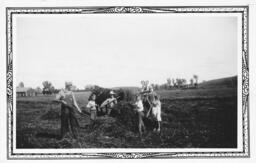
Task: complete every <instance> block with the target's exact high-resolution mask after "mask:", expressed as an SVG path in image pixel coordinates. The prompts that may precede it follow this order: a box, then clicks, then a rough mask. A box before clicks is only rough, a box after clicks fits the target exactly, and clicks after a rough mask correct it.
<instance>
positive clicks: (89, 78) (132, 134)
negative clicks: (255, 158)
mask: <svg viewBox="0 0 256 163" xmlns="http://www.w3.org/2000/svg"><path fill="white" fill-rule="evenodd" d="M248 14H249V13H248V6H214V7H212V6H203V7H202V6H198V7H194V6H187V7H179V6H162V7H159V6H102V7H94V6H91V7H42V8H40V7H7V8H6V28H7V32H6V37H7V40H6V41H7V42H6V47H7V54H6V64H7V71H6V72H7V73H6V80H7V85H6V86H7V88H6V90H7V110H8V112H7V114H8V117H7V124H6V125H7V128H8V132H7V138H8V143H7V148H8V149H7V150H8V157H9V158H10V159H12V158H14V159H19V158H21V159H22V158H25V159H26V158H28V159H29V158H38V159H45V158H46V159H52V158H68V159H73V158H76V159H77V158H78V159H79V158H80V159H86V158H191V157H192V158H193V157H195V158H200V157H202V158H204V157H218V158H221V157H227V158H230V157H231V158H232V157H248V156H249V125H248V123H249V112H248V110H249V65H248V62H249V57H248V56H249V53H248Z"/></svg>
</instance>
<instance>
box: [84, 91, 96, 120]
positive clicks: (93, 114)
mask: <svg viewBox="0 0 256 163" xmlns="http://www.w3.org/2000/svg"><path fill="white" fill-rule="evenodd" d="M95 100H96V95H95V94H92V95H91V96H90V98H89V102H88V104H87V106H86V107H87V108H89V109H90V113H91V120H92V121H94V120H95V119H96V116H97V104H96V103H95Z"/></svg>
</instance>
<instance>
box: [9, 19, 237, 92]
mask: <svg viewBox="0 0 256 163" xmlns="http://www.w3.org/2000/svg"><path fill="white" fill-rule="evenodd" d="M14 38H15V43H14V48H15V54H14V55H15V63H14V64H15V66H16V81H17V82H20V81H23V82H24V83H25V86H30V87H36V86H40V87H42V81H45V80H49V81H51V82H52V83H53V85H54V86H55V87H56V88H61V87H64V83H65V81H72V82H73V83H74V84H75V85H76V86H78V87H79V88H84V86H85V85H87V84H97V85H100V86H103V87H116V86H140V81H141V80H149V81H150V82H151V83H159V84H160V83H164V82H166V79H167V78H168V77H171V78H177V77H183V78H186V79H187V80H189V79H190V78H191V77H192V76H193V75H194V74H197V75H198V76H199V81H202V80H210V79H216V78H222V77H228V76H233V75H237V18H236V17H230V16H225V17H223V16H216V14H215V16H214V15H212V16H198V15H191V16H184V15H174V14H159V15H157V14H143V15H140V14H116V15H114V14H109V15H101V14H98V15H93V14H92V15H68V16H67V15H44V16H42V15H41V16H40V15H36V16H21V17H18V18H17V19H16V26H15V35H14Z"/></svg>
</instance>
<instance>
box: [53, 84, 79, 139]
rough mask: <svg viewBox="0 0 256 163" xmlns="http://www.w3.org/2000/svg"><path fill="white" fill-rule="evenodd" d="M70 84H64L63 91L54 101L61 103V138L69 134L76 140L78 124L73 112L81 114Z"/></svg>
mask: <svg viewBox="0 0 256 163" xmlns="http://www.w3.org/2000/svg"><path fill="white" fill-rule="evenodd" d="M71 87H72V83H66V84H65V90H61V91H60V92H59V93H58V94H57V96H56V100H57V101H59V102H60V103H61V138H63V137H65V135H66V134H67V133H68V132H70V133H71V134H72V135H73V137H74V138H75V139H76V138H77V134H78V128H79V123H78V121H77V118H76V116H75V111H78V112H80V113H81V112H82V111H81V109H80V108H79V106H78V105H77V102H76V98H75V96H74V93H73V92H72V91H71Z"/></svg>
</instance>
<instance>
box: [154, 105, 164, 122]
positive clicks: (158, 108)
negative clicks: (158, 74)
mask: <svg viewBox="0 0 256 163" xmlns="http://www.w3.org/2000/svg"><path fill="white" fill-rule="evenodd" d="M152 114H153V116H154V117H155V118H156V119H157V121H162V118H161V102H160V101H159V100H157V101H156V102H155V106H154V105H153V107H152Z"/></svg>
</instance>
